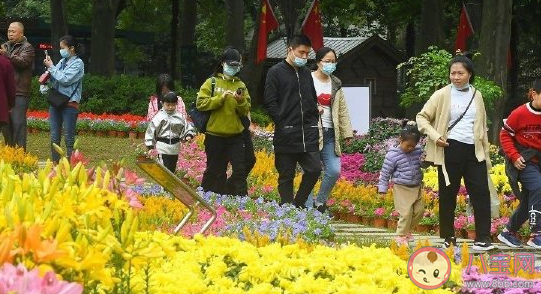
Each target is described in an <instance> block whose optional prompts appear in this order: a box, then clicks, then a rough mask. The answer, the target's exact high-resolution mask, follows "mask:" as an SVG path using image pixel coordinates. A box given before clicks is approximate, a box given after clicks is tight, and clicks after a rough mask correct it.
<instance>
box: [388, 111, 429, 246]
mask: <svg viewBox="0 0 541 294" xmlns="http://www.w3.org/2000/svg"><path fill="white" fill-rule="evenodd" d="M420 139H421V133H420V132H419V130H418V129H417V125H416V124H415V122H413V121H410V122H408V121H405V122H404V125H403V126H402V130H401V131H400V137H399V141H400V143H399V144H398V146H396V147H393V148H391V149H389V151H388V152H387V154H386V155H385V160H384V161H383V167H382V169H381V172H380V175H379V184H378V192H379V193H380V194H386V193H387V190H388V189H389V181H391V182H392V183H393V196H394V206H395V209H396V210H397V211H398V212H399V213H400V217H399V219H398V226H397V229H396V233H397V234H398V237H397V238H396V243H397V244H398V245H407V244H408V242H409V241H413V236H412V235H411V229H412V228H413V227H415V226H416V225H417V224H419V221H421V219H422V218H423V213H424V205H423V202H422V199H421V182H422V181H423V173H422V172H421V160H420V158H421V155H422V153H423V150H422V148H421V147H420V146H419V145H418V143H419V141H420Z"/></svg>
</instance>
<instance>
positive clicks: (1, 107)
mask: <svg viewBox="0 0 541 294" xmlns="http://www.w3.org/2000/svg"><path fill="white" fill-rule="evenodd" d="M14 105H15V71H14V70H13V66H12V65H11V62H10V61H9V59H7V58H5V57H4V56H2V55H0V123H6V122H9V110H10V109H11V108H12V107H13V106H14Z"/></svg>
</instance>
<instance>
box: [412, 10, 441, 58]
mask: <svg viewBox="0 0 541 294" xmlns="http://www.w3.org/2000/svg"><path fill="white" fill-rule="evenodd" d="M443 23H444V21H443V0H423V6H422V9H421V24H420V25H419V35H418V36H417V39H416V42H415V45H416V48H415V51H416V53H417V55H418V54H420V53H423V52H425V51H426V50H427V49H428V47H429V46H432V45H435V46H439V47H441V45H442V44H443V40H444V37H443V27H442V25H443Z"/></svg>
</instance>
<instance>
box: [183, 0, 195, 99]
mask: <svg viewBox="0 0 541 294" xmlns="http://www.w3.org/2000/svg"><path fill="white" fill-rule="evenodd" d="M182 13H183V15H182V26H181V37H180V41H181V42H182V43H181V46H180V77H181V81H182V85H183V86H184V87H187V88H195V87H197V85H196V84H195V83H196V77H195V69H196V68H197V47H196V46H195V25H196V24H197V1H193V0H184V5H183V9H182Z"/></svg>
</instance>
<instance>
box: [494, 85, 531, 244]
mask: <svg viewBox="0 0 541 294" xmlns="http://www.w3.org/2000/svg"><path fill="white" fill-rule="evenodd" d="M528 96H529V98H530V102H528V103H526V104H524V105H521V106H519V107H518V108H516V109H515V110H513V111H512V112H511V114H510V115H509V117H508V118H507V120H506V121H505V123H504V126H503V128H502V130H501V131H500V144H501V146H502V148H503V151H504V153H505V156H506V158H507V159H508V162H507V164H512V165H513V167H514V169H513V167H511V172H512V173H513V172H516V173H517V174H518V178H517V179H518V181H519V182H520V183H521V184H522V193H519V194H521V195H516V196H517V197H519V198H520V205H519V206H518V207H517V209H516V210H515V212H514V213H513V215H512V216H511V219H509V223H508V224H507V225H506V228H505V229H504V230H503V232H502V233H501V234H499V235H498V239H499V240H500V241H502V242H503V243H505V244H507V245H509V246H511V247H522V243H521V242H520V240H519V239H518V238H517V237H516V232H517V231H518V230H519V229H520V227H521V226H522V224H523V223H524V222H525V221H526V220H527V219H528V218H529V219H530V228H531V232H532V235H531V237H530V240H529V241H528V242H527V245H528V246H530V247H533V248H541V171H540V164H539V155H540V154H541V79H537V80H535V81H534V83H533V87H532V89H530V92H529V94H528ZM508 168H509V167H508ZM508 175H509V174H508ZM510 179H511V177H510Z"/></svg>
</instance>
